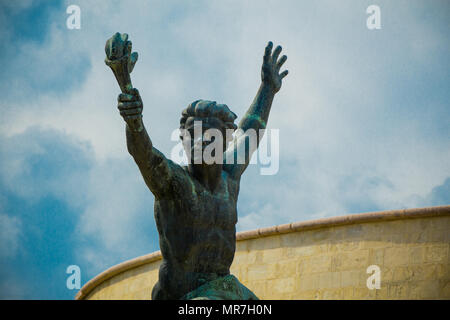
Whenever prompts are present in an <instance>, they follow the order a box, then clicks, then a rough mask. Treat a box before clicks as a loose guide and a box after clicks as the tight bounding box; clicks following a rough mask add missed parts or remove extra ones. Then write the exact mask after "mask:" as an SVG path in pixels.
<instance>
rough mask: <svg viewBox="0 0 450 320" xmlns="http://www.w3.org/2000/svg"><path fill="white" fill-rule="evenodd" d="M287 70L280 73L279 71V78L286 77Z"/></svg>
mask: <svg viewBox="0 0 450 320" xmlns="http://www.w3.org/2000/svg"><path fill="white" fill-rule="evenodd" d="M288 73H289V71H287V70H284V71H283V72H282V73H280V78H281V79H283V78H284V77H286V76H287V75H288Z"/></svg>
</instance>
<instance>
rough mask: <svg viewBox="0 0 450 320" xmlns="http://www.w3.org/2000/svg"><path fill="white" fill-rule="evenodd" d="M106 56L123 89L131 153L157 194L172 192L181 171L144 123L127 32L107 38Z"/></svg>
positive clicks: (120, 104) (120, 100)
mask: <svg viewBox="0 0 450 320" xmlns="http://www.w3.org/2000/svg"><path fill="white" fill-rule="evenodd" d="M105 52H106V58H105V63H106V65H108V66H109V67H110V68H111V69H112V71H113V73H114V76H115V77H116V80H117V82H118V84H119V87H120V89H121V91H122V93H121V94H119V96H118V98H117V101H118V105H117V107H118V109H119V111H120V115H121V116H122V117H123V119H124V120H125V122H126V137H127V148H128V152H129V153H130V154H131V155H132V156H133V158H134V160H135V162H136V164H137V165H138V167H139V170H140V172H141V174H142V176H143V178H144V181H145V183H146V184H147V186H148V187H149V189H150V190H151V191H152V193H153V194H154V195H155V196H156V197H163V196H165V195H166V194H169V193H170V190H169V188H170V176H171V174H172V172H173V171H174V170H181V167H179V166H178V165H177V164H175V163H173V162H172V161H170V160H168V159H166V157H165V156H164V155H163V154H162V153H161V152H160V151H159V150H157V149H156V148H154V147H153V144H152V141H151V140H150V137H149V135H148V133H147V130H146V129H145V126H144V123H143V122H142V110H143V103H142V99H141V96H140V94H139V91H138V90H137V89H136V88H133V86H132V84H131V78H130V73H131V71H132V70H133V68H134V65H135V63H136V61H137V58H138V54H137V52H133V53H132V52H131V41H129V40H128V35H127V34H126V33H124V34H120V33H116V34H115V35H113V36H112V37H111V38H110V39H108V40H107V41H106V45H105Z"/></svg>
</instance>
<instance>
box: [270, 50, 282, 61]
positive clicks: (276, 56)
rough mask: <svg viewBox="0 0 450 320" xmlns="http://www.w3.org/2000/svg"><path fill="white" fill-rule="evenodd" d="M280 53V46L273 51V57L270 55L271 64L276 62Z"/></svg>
mask: <svg viewBox="0 0 450 320" xmlns="http://www.w3.org/2000/svg"><path fill="white" fill-rule="evenodd" d="M280 52H281V46H277V47H276V48H275V50H274V51H273V55H272V59H273V62H277V60H278V56H279V55H280Z"/></svg>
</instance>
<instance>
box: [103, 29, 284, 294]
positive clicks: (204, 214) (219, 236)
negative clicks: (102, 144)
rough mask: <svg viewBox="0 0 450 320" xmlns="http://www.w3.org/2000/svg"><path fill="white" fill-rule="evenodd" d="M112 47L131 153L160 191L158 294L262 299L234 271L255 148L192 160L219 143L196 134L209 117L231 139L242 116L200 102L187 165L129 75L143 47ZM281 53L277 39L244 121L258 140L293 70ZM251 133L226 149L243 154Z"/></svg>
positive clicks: (121, 40)
mask: <svg viewBox="0 0 450 320" xmlns="http://www.w3.org/2000/svg"><path fill="white" fill-rule="evenodd" d="M105 51H106V55H107V57H106V59H105V62H106V64H107V65H108V66H110V67H111V69H112V70H113V72H114V75H115V76H116V79H117V81H118V83H119V86H120V88H121V90H122V93H121V94H120V95H119V97H118V109H119V110H120V114H121V115H122V117H123V118H124V120H125V122H126V137H127V147H128V151H129V153H130V154H131V155H132V156H133V158H134V160H135V162H136V164H137V165H138V167H139V170H140V172H141V174H142V176H143V178H144V181H145V183H146V184H147V186H148V188H149V189H150V190H151V192H152V193H153V194H154V196H155V221H156V225H157V228H158V232H159V242H160V248H161V253H162V256H163V262H162V264H161V267H160V270H159V281H158V283H157V284H156V285H155V287H154V288H153V292H152V299H181V298H183V299H194V298H195V299H257V297H256V296H255V295H254V294H253V293H252V292H251V291H250V290H248V289H247V288H245V287H244V286H243V285H242V284H241V283H240V282H239V281H238V280H237V279H236V278H235V277H234V276H232V275H230V266H231V263H232V261H233V258H234V253H235V249H236V227H235V225H236V222H237V209H236V205H237V199H238V194H239V183H240V178H241V175H242V173H243V172H244V171H245V169H246V168H247V166H248V164H249V161H250V158H251V153H252V152H253V151H254V150H250V148H247V149H248V151H247V154H245V161H244V162H243V163H222V162H220V163H212V164H208V163H205V161H203V160H200V162H198V161H191V159H192V160H194V159H196V155H195V152H196V150H197V151H199V149H200V150H201V151H204V150H205V148H206V147H207V146H208V145H209V144H210V143H212V140H211V141H207V140H206V139H205V138H204V136H203V135H202V137H201V139H195V138H196V137H195V133H194V134H193V132H194V129H195V126H197V125H198V123H201V132H202V133H203V134H204V133H205V132H206V131H207V130H208V129H211V128H213V129H217V130H219V131H220V132H221V133H222V134H223V137H225V135H226V130H227V129H236V125H235V124H234V120H235V119H236V115H235V114H234V113H233V112H231V111H230V109H229V108H228V107H227V106H226V105H224V104H217V103H216V102H214V101H207V100H197V101H194V102H192V103H191V104H190V105H189V106H188V107H187V108H186V109H185V110H183V112H182V117H181V120H180V128H181V129H182V130H181V132H182V135H181V139H182V140H183V145H184V146H185V150H186V154H187V155H188V160H189V164H188V166H185V167H182V166H180V165H178V164H176V163H174V162H173V161H171V160H170V159H167V158H166V157H165V156H164V155H163V154H162V153H161V152H160V151H158V150H157V149H156V148H155V147H154V146H153V144H152V141H151V140H150V138H149V136H148V133H147V130H146V129H145V127H144V124H143V122H142V109H143V103H142V100H141V97H140V95H139V92H138V90H137V89H135V88H133V87H132V85H131V79H130V75H129V74H130V72H131V71H132V69H133V67H134V64H135V63H136V60H137V53H131V42H130V41H128V35H126V34H122V35H121V34H119V33H116V34H115V35H114V36H113V37H112V38H111V39H109V40H108V41H107V43H106V47H105ZM280 53H281V47H280V46H278V47H276V48H275V50H273V52H272V43H271V42H269V43H268V45H267V46H266V48H265V53H264V57H263V64H262V70H261V80H262V81H261V85H260V87H259V90H258V92H257V94H256V97H255V99H254V100H253V103H252V104H251V105H250V107H249V109H248V111H247V113H246V114H245V115H244V117H243V119H242V120H241V122H240V123H239V128H240V129H242V130H243V132H246V131H247V130H248V129H254V130H256V132H257V134H258V143H259V140H260V139H261V136H259V135H260V131H259V129H265V127H266V124H267V120H268V117H269V113H270V109H271V106H272V101H273V98H274V96H275V94H276V93H277V92H278V91H279V90H280V88H281V83H282V79H283V78H284V77H285V76H286V75H287V74H288V72H287V70H286V71H283V72H281V73H280V72H279V70H280V68H281V66H282V65H283V63H284V62H285V61H286V59H287V57H286V56H282V57H281V58H279V55H280ZM247 138H248V137H246V135H245V134H241V135H240V136H237V137H236V143H233V144H230V145H229V146H228V145H226V143H224V147H228V148H227V149H224V150H226V151H225V152H226V153H231V154H233V155H234V154H237V148H240V147H242V145H244V146H245V145H246V144H247ZM224 141H225V139H224Z"/></svg>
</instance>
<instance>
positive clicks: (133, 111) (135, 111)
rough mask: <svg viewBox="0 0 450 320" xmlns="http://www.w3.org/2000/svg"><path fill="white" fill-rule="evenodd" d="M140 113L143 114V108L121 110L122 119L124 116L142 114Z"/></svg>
mask: <svg viewBox="0 0 450 320" xmlns="http://www.w3.org/2000/svg"><path fill="white" fill-rule="evenodd" d="M140 113H142V109H141V108H134V109H123V110H120V115H121V116H122V117H123V116H133V115H136V114H140Z"/></svg>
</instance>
